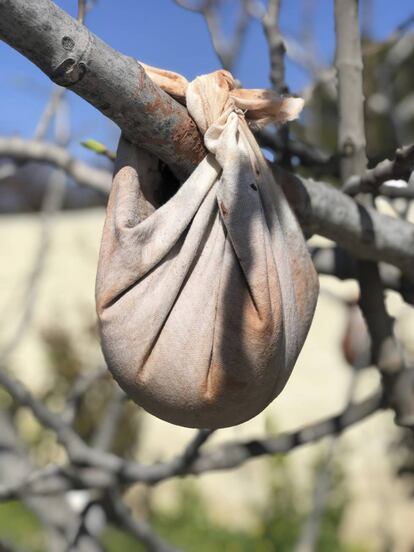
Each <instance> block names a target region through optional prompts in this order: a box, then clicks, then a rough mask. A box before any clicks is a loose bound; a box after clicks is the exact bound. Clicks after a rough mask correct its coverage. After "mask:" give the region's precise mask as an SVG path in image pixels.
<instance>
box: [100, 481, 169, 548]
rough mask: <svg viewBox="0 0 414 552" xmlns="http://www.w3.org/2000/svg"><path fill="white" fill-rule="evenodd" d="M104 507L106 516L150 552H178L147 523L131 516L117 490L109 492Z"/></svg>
mask: <svg viewBox="0 0 414 552" xmlns="http://www.w3.org/2000/svg"><path fill="white" fill-rule="evenodd" d="M106 506H107V513H108V516H109V517H110V518H113V519H115V520H116V522H117V523H118V524H119V525H120V526H121V527H122V528H123V529H125V530H126V531H128V533H129V534H130V535H132V536H133V537H135V538H136V539H137V540H138V541H140V542H142V543H144V544H145V546H146V547H147V549H148V550H149V551H150V552H179V549H178V548H176V547H175V546H172V545H171V544H169V543H167V542H166V541H164V540H163V539H162V538H161V537H160V536H159V535H157V534H156V533H155V532H154V530H153V529H152V528H151V526H150V525H149V524H148V523H146V522H145V521H143V520H142V519H137V518H136V517H134V516H133V515H132V514H131V512H130V511H129V509H128V508H127V506H126V505H125V504H124V502H123V500H122V497H121V495H120V493H119V491H118V490H117V489H113V490H111V491H109V493H108V504H107V505H106Z"/></svg>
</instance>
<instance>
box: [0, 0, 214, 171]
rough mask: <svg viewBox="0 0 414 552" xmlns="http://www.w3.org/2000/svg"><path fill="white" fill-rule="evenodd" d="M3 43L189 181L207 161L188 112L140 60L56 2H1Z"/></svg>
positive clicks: (198, 135)
mask: <svg viewBox="0 0 414 552" xmlns="http://www.w3.org/2000/svg"><path fill="white" fill-rule="evenodd" d="M0 38H1V39H2V40H4V41H5V42H7V43H8V44H9V45H10V46H12V47H13V48H15V49H16V50H18V51H19V52H21V53H22V54H23V55H24V56H25V57H27V58H28V59H29V60H31V61H32V62H33V63H34V64H35V65H37V66H38V67H39V68H40V69H41V70H42V71H43V72H44V73H45V74H46V75H47V76H48V77H49V78H50V79H51V80H53V81H54V82H55V83H56V84H59V85H60V86H64V87H65V88H70V90H72V91H73V92H75V93H76V94H78V95H79V96H81V97H82V98H83V99H85V100H86V101H88V102H89V103H91V104H92V105H93V106H94V107H96V108H97V109H99V111H101V113H103V114H104V115H106V116H107V117H109V118H110V119H112V121H114V122H115V123H116V124H117V125H118V126H119V127H120V128H121V129H122V131H123V132H124V134H125V136H126V137H127V138H128V139H129V140H131V141H132V142H134V143H136V144H137V145H140V146H142V147H144V148H145V149H147V150H149V151H151V152H152V153H154V154H156V155H157V157H159V158H160V159H162V160H163V161H164V162H165V163H166V164H167V165H169V166H170V167H171V169H172V170H173V171H174V172H175V173H176V174H177V175H179V176H181V177H186V176H187V175H188V174H189V173H191V171H192V170H193V167H194V165H195V164H197V163H198V162H199V161H200V160H201V159H202V158H203V157H204V156H205V149H204V146H203V144H202V141H201V138H200V134H199V131H198V129H197V127H196V125H195V123H194V122H193V120H192V119H191V118H190V117H189V116H188V114H187V111H186V109H185V108H184V107H183V106H182V105H180V104H178V103H177V102H175V101H174V100H173V99H172V98H170V97H169V96H168V95H167V94H166V93H164V92H163V91H162V90H160V89H159V88H158V87H157V86H155V85H154V83H153V82H152V81H151V79H150V78H149V77H147V75H146V73H145V71H144V70H143V68H142V67H141V66H140V65H139V63H137V61H136V60H134V59H132V58H130V57H127V56H124V55H122V54H120V53H119V52H116V51H115V50H113V49H112V48H111V47H110V46H108V45H107V44H105V43H104V42H103V41H101V40H100V39H99V38H98V37H96V36H95V35H94V34H93V33H91V32H90V31H88V29H87V28H86V27H85V26H84V25H82V24H81V23H79V22H78V21H76V20H75V19H73V18H72V17H70V15H68V14H67V13H66V12H65V11H63V10H62V9H60V8H59V7H58V6H56V4H54V3H53V2H52V1H51V0H36V2H27V1H26V0H0Z"/></svg>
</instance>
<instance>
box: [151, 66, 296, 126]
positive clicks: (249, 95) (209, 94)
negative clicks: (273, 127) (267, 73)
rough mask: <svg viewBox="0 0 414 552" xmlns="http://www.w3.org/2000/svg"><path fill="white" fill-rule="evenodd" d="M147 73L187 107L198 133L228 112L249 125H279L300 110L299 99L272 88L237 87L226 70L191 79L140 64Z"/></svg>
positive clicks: (294, 116)
mask: <svg viewBox="0 0 414 552" xmlns="http://www.w3.org/2000/svg"><path fill="white" fill-rule="evenodd" d="M141 65H142V67H143V68H144V69H145V72H146V73H147V74H148V76H149V77H150V78H151V79H152V80H153V81H154V82H155V84H157V85H158V86H159V87H160V88H162V89H163V90H164V91H165V92H167V93H168V94H169V95H170V96H173V97H174V98H175V99H176V100H177V101H179V102H180V103H182V104H184V105H186V106H187V109H188V112H189V113H190V115H191V117H192V118H193V119H194V121H195V122H196V124H197V126H198V128H199V130H200V132H201V133H202V134H205V133H206V131H207V130H208V129H209V128H210V127H211V126H212V125H213V124H216V123H219V124H220V123H224V122H225V121H223V120H222V119H221V118H222V116H224V118H227V116H228V115H229V114H230V113H231V112H236V113H237V114H238V115H239V116H241V115H244V117H245V119H246V121H247V123H248V124H249V125H250V126H251V127H253V128H262V127H264V126H265V125H267V124H269V123H278V124H283V123H285V122H287V121H291V120H293V119H296V118H297V116H298V115H299V113H300V112H301V111H302V108H303V105H304V101H303V99H302V98H294V97H280V96H278V95H277V94H276V93H275V92H274V91H272V90H265V89H244V88H237V83H236V80H235V79H234V77H233V75H232V74H231V73H229V71H224V70H220V71H214V72H213V73H209V74H208V75H202V76H200V77H197V78H195V79H194V80H193V81H192V82H188V81H187V79H186V78H185V77H183V76H181V75H179V74H178V73H173V72H172V71H165V70H164V69H158V68H156V67H151V66H149V65H146V64H144V63H142V64H141Z"/></svg>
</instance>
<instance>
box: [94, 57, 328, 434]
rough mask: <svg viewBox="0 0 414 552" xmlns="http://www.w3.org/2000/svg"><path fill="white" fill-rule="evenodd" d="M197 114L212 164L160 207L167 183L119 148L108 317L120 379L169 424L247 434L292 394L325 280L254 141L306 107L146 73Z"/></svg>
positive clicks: (220, 78)
mask: <svg viewBox="0 0 414 552" xmlns="http://www.w3.org/2000/svg"><path fill="white" fill-rule="evenodd" d="M144 68H145V70H146V71H147V73H148V74H149V76H150V77H151V78H152V79H153V80H154V81H155V82H156V83H157V84H158V85H159V86H161V88H163V89H164V90H165V91H166V92H168V93H169V94H171V95H172V96H173V97H174V98H176V99H177V100H179V101H181V102H182V103H185V105H186V106H187V109H188V112H189V114H190V115H191V117H192V118H193V119H194V121H195V122H196V124H197V126H198V128H199V129H200V131H201V132H202V133H203V135H204V143H205V146H206V148H207V149H208V151H209V154H208V155H207V156H206V157H205V159H204V160H203V161H202V162H201V163H200V164H199V165H198V167H197V168H196V169H195V170H194V172H193V173H192V174H191V176H190V177H189V178H188V179H187V181H186V182H184V184H182V186H181V187H180V189H179V190H178V191H177V192H176V194H175V195H174V196H173V197H172V198H171V199H169V201H167V202H166V203H164V204H163V205H162V206H161V207H159V208H157V209H154V208H149V207H148V205H149V203H148V201H146V199H148V197H149V196H150V195H151V193H152V192H151V190H152V189H153V188H154V187H155V186H156V184H157V182H159V178H160V177H159V173H158V172H157V171H156V170H154V167H153V166H151V163H149V162H148V159H149V158H148V155H147V154H145V153H144V152H142V151H141V150H139V149H138V148H136V147H135V146H133V145H132V144H130V143H129V142H127V141H126V140H125V139H124V138H122V137H121V140H120V143H119V147H118V153H117V164H116V167H115V175H114V179H113V186H112V190H111V194H110V198H109V203H108V210H107V216H106V221H105V227H104V231H103V237H102V245H101V251H100V259H99V266H98V274H97V283H96V304H97V313H98V317H99V324H100V333H101V339H102V348H103V353H104V356H105V359H106V361H107V364H108V367H109V369H110V371H111V372H112V374H113V376H114V378H115V379H116V381H117V382H118V383H119V385H120V386H121V387H122V388H123V389H124V390H125V392H126V393H127V395H128V396H129V397H131V398H132V399H133V400H134V401H136V402H137V403H138V404H139V405H140V406H142V407H143V408H145V409H146V410H147V411H148V412H150V413H151V414H154V415H155V416H158V417H159V418H162V419H163V420H166V421H168V422H171V423H174V424H178V425H182V426H187V427H198V428H212V429H213V428H219V427H227V426H232V425H235V424H240V423H242V422H245V421H246V420H249V419H250V418H252V417H253V416H256V415H257V414H259V413H260V412H261V411H262V410H263V409H264V408H265V407H266V406H267V405H268V404H269V403H270V402H271V401H272V400H273V399H274V398H275V397H276V396H277V395H278V394H279V393H280V392H281V391H282V389H283V387H284V386H285V384H286V382H287V380H288V378H289V376H290V374H291V372H292V369H293V366H294V364H295V361H296V359H297V357H298V354H299V352H300V350H301V348H302V345H303V343H304V341H305V338H306V335H307V333H308V330H309V327H310V324H311V321H312V318H313V314H314V310H315V305H316V299H317V294H318V279H317V275H316V272H315V269H314V267H313V264H312V262H311V259H310V256H309V254H308V251H307V248H306V244H305V240H304V237H303V235H302V232H301V229H300V227H299V225H298V222H297V220H296V218H295V216H294V214H293V213H292V210H291V208H290V206H289V204H288V202H287V200H286V198H285V196H284V194H283V192H282V190H281V188H280V186H279V185H278V183H277V182H275V180H274V178H273V176H272V173H271V171H270V169H269V167H268V164H267V162H266V160H265V159H264V157H263V154H262V152H261V150H260V148H259V146H258V144H257V142H256V140H255V138H254V136H253V134H252V132H251V130H250V128H249V125H253V126H263V125H264V124H267V123H268V122H271V121H272V122H284V121H287V120H291V119H293V118H295V117H296V116H297V115H298V113H299V112H300V110H301V109H302V106H303V100H301V99H299V98H278V97H277V96H275V94H274V93H273V92H271V91H266V90H243V89H238V88H236V85H235V81H234V79H233V77H232V75H231V74H230V73H228V72H227V71H216V72H215V73H212V74H209V75H204V76H201V77H198V78H196V79H195V80H194V81H193V82H191V83H188V82H187V81H186V79H184V78H183V77H181V76H180V75H177V74H176V73H171V72H168V71H163V70H160V69H155V68H153V67H149V66H144Z"/></svg>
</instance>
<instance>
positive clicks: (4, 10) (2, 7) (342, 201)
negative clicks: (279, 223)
mask: <svg viewBox="0 0 414 552" xmlns="http://www.w3.org/2000/svg"><path fill="white" fill-rule="evenodd" d="M0 36H1V37H2V38H3V39H4V40H6V42H8V43H9V44H10V45H11V46H13V47H14V48H16V49H18V50H19V51H21V52H22V53H23V55H25V56H26V57H28V58H29V59H31V60H32V61H33V62H34V63H36V65H38V66H39V67H40V68H41V69H42V70H43V71H44V72H45V73H46V74H47V75H48V76H49V77H51V78H52V79H54V80H55V81H56V82H59V83H60V84H63V85H65V86H67V87H70V89H71V90H73V91H74V92H75V93H77V94H79V95H80V96H81V97H83V98H84V99H85V100H87V101H89V102H90V103H91V104H92V105H94V106H95V107H97V108H98V109H99V110H100V111H102V113H104V114H105V115H107V116H108V117H110V118H111V119H112V120H113V121H115V122H116V123H117V124H118V125H119V126H120V127H121V129H122V130H123V131H124V133H125V135H126V136H127V138H129V139H130V140H132V141H133V142H134V143H136V144H137V145H140V146H142V147H144V148H146V149H148V150H150V151H151V152H152V153H154V154H155V155H157V156H158V157H160V158H161V159H162V160H163V161H164V162H165V163H167V164H168V165H169V166H171V167H172V168H173V170H175V172H176V173H178V174H179V175H180V176H181V177H183V178H184V177H186V176H188V174H189V173H190V172H191V171H192V170H193V169H194V168H195V166H196V165H197V164H198V162H199V161H200V160H201V159H202V158H203V157H204V155H205V149H204V146H203V143H202V140H201V137H200V135H199V133H198V131H197V130H196V128H195V126H194V122H193V121H192V120H191V118H190V117H189V116H188V114H187V111H186V109H185V108H184V107H183V106H181V105H180V104H178V103H177V102H175V101H174V100H173V99H172V98H170V97H169V96H167V95H166V94H165V93H164V92H162V91H161V90H160V89H159V88H157V87H156V86H155V85H154V84H153V83H152V81H151V80H150V79H149V78H148V77H147V76H146V75H145V72H144V71H143V69H142V68H141V66H140V65H139V64H138V63H137V62H136V60H133V59H132V58H128V57H126V56H123V55H121V54H119V53H117V52H115V51H114V50H112V49H111V48H110V47H109V46H107V45H106V44H105V43H103V42H102V41H100V40H99V39H98V38H97V37H95V36H94V35H93V34H92V33H89V31H88V30H87V29H86V28H85V27H84V26H82V25H80V24H79V23H78V22H77V21H75V20H74V19H72V18H71V17H70V16H69V15H68V14H66V13H65V12H63V11H62V10H61V9H60V8H58V7H57V6H55V5H54V4H53V2H51V1H50V0H38V1H37V2H36V5H34V4H33V3H30V2H26V1H25V0H13V1H12V0H0ZM68 39H70V40H68ZM68 48H69V49H70V52H69V51H68ZM68 56H69V57H68ZM68 60H69V61H68ZM275 173H276V175H278V174H279V175H280V174H281V173H280V172H278V171H277V170H276V169H275ZM278 181H279V183H280V184H281V185H282V187H283V189H284V191H285V193H286V195H287V197H288V199H290V200H291V202H293V207H294V208H295V210H296V213H297V215H298V218H299V220H300V222H301V223H302V224H303V225H304V226H305V227H306V228H307V230H309V229H311V231H313V232H317V233H319V234H321V235H324V236H326V237H328V238H331V239H334V240H337V241H338V243H339V244H340V245H341V246H343V247H344V248H346V249H348V251H350V253H352V254H354V255H356V256H361V257H362V258H367V259H372V260H380V259H381V260H383V261H385V262H389V263H391V264H395V265H396V266H398V267H399V268H400V269H401V270H402V271H403V272H405V273H406V274H407V275H408V276H410V277H414V262H413V261H414V228H413V226H412V225H410V224H409V223H406V222H404V221H396V220H394V219H391V218H390V217H385V216H383V215H379V214H377V213H375V211H369V210H368V209H366V210H362V209H361V208H360V207H359V206H358V205H357V204H356V203H355V202H353V201H352V200H351V199H350V198H348V197H345V195H344V194H341V193H340V192H338V191H336V190H334V189H333V188H332V186H329V185H325V184H323V183H316V182H313V181H311V180H304V179H300V178H297V177H294V176H293V175H289V174H288V173H285V176H284V177H283V178H282V177H280V178H279V180H278Z"/></svg>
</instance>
